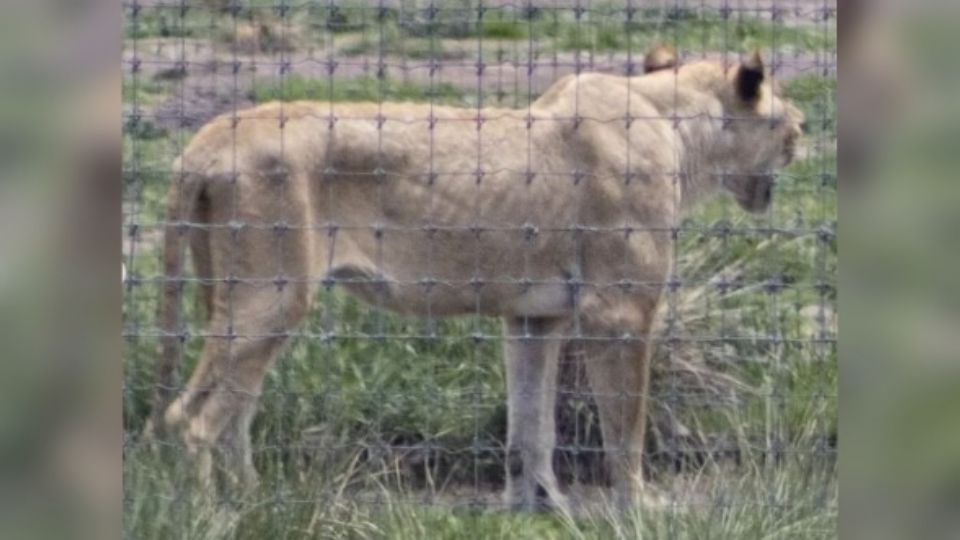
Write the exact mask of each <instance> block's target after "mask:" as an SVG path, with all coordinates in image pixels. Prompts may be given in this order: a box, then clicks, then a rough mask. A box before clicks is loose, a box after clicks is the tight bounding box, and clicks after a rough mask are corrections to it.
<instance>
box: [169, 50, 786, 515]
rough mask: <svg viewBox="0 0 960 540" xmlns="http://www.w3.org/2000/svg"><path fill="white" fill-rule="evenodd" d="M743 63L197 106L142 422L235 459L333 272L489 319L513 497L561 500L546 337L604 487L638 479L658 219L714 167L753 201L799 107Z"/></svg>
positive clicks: (205, 470) (435, 310)
mask: <svg viewBox="0 0 960 540" xmlns="http://www.w3.org/2000/svg"><path fill="white" fill-rule="evenodd" d="M752 67H753V68H755V66H752ZM738 69H739V68H737V67H736V66H735V67H733V68H731V69H729V70H726V71H725V70H724V69H723V67H722V66H720V65H719V64H717V63H709V62H700V63H694V64H690V65H685V66H681V67H679V68H678V69H677V70H676V71H674V70H657V71H654V72H653V73H650V74H646V75H643V76H639V77H633V78H625V77H618V76H612V75H602V74H584V75H579V76H568V77H564V78H563V79H561V80H559V81H557V82H556V83H555V84H554V85H553V86H552V87H551V88H550V89H548V90H547V91H546V92H545V93H544V94H543V96H541V98H540V99H538V100H537V101H536V102H534V103H533V104H532V105H531V106H530V107H529V109H520V110H512V109H494V108H485V109H483V110H482V111H480V112H479V115H478V111H477V110H476V109H458V108H452V107H445V106H433V105H429V104H413V103H383V104H375V103H335V104H330V103H316V102H296V103H287V104H281V103H269V104H264V105H260V106H258V107H255V108H253V109H250V110H247V111H242V112H241V113H239V114H238V115H237V116H238V121H237V122H234V120H233V119H232V117H231V115H224V116H222V117H220V118H217V119H215V120H213V121H212V122H210V123H209V124H207V125H206V126H205V127H203V128H202V129H201V130H200V132H199V133H197V135H196V137H194V139H193V141H192V142H191V143H190V145H189V147H188V148H187V149H186V151H185V152H184V154H183V156H182V158H181V160H180V161H178V162H177V163H176V164H175V167H174V170H175V171H182V173H180V174H178V175H176V177H175V179H174V182H173V186H172V188H171V191H170V195H169V205H168V214H167V219H168V221H169V222H170V223H169V226H168V227H167V230H166V238H165V244H164V247H165V254H164V262H165V265H164V270H165V274H166V276H167V277H168V279H169V280H170V281H169V282H168V283H167V285H166V287H165V290H164V305H163V306H164V307H163V318H162V324H163V328H164V329H165V330H166V331H167V332H168V333H169V336H170V337H168V338H166V339H165V340H164V353H163V359H162V362H161V364H160V366H159V368H158V369H159V373H160V384H159V388H160V392H159V394H158V399H157V408H156V416H155V418H154V420H153V422H154V425H155V426H156V427H157V428H176V429H177V430H179V433H181V434H182V436H183V437H184V439H185V441H186V443H187V445H188V447H189V448H190V449H191V450H192V452H193V453H194V455H195V457H196V459H197V462H198V464H199V466H200V468H201V474H202V475H204V477H209V475H210V474H211V473H212V472H213V470H214V469H213V467H214V464H215V459H214V457H213V455H212V454H211V452H210V450H211V449H212V448H217V449H219V450H220V451H222V452H223V453H224V457H225V458H226V459H227V462H226V463H225V467H224V471H226V472H227V473H228V474H235V475H236V474H239V475H240V478H238V479H240V480H244V481H246V482H248V483H249V482H253V481H254V480H255V477H256V476H255V471H254V470H253V467H252V462H251V459H250V447H249V434H248V428H249V424H250V421H251V419H252V417H253V414H254V410H255V403H256V398H257V395H258V393H259V392H260V387H261V383H262V381H263V378H264V375H265V373H266V371H267V369H268V368H269V367H270V364H271V363H272V361H273V359H274V358H275V356H276V354H277V351H278V349H279V348H280V347H281V346H282V344H283V343H284V342H285V340H286V336H287V335H288V333H290V332H294V331H296V329H297V328H298V325H299V324H300V323H301V321H302V319H303V317H304V316H305V315H306V313H307V312H308V311H309V310H310V308H311V303H312V301H313V298H314V293H315V291H316V290H317V288H318V287H320V286H323V285H331V284H339V285H341V286H343V287H344V288H346V289H347V290H348V291H350V292H351V293H353V294H355V295H357V296H358V297H360V298H362V299H364V300H366V301H367V302H369V303H370V304H372V305H374V306H377V307H379V308H382V309H388V310H392V311H396V312H400V313H407V314H411V315H419V316H431V317H443V316H454V315H460V314H469V313H477V312H479V313H482V314H486V315H491V316H498V317H502V318H503V319H504V321H505V329H506V336H505V347H506V350H505V353H506V361H507V363H508V370H507V372H508V381H507V383H508V388H510V392H509V394H510V403H509V405H510V420H511V421H510V426H509V434H508V441H507V449H508V455H507V462H508V463H507V465H508V467H507V468H508V476H507V489H506V492H505V498H506V502H507V503H508V504H510V505H511V506H519V507H526V506H531V505H534V504H547V505H552V506H555V507H558V508H561V509H563V508H566V502H565V500H564V497H563V494H562V493H561V492H560V489H559V487H558V485H557V482H556V478H555V477H554V475H553V470H552V467H551V466H550V459H551V458H550V456H551V454H552V450H553V441H554V433H553V430H554V425H553V410H552V406H553V399H552V394H553V392H555V390H556V388H555V385H556V380H555V374H556V361H557V356H558V354H559V351H560V348H561V345H563V344H568V345H569V346H574V347H578V348H581V349H582V350H583V351H584V353H585V354H586V355H587V360H586V362H587V370H588V374H589V377H590V382H591V385H592V387H593V390H594V392H595V393H596V395H597V398H596V400H597V403H598V406H599V410H600V414H601V422H602V431H603V437H604V446H605V448H606V450H607V455H608V459H609V462H610V466H611V475H612V478H613V481H614V484H615V488H616V493H617V494H618V496H620V497H621V499H622V500H623V501H626V502H628V501H631V500H634V499H635V498H636V496H637V495H639V494H640V491H641V484H642V473H641V468H640V452H641V449H642V446H643V438H644V428H645V418H646V408H645V397H646V392H647V387H648V359H649V357H650V350H651V347H650V345H649V342H648V339H649V337H650V331H651V328H652V326H653V317H654V313H655V312H656V311H657V305H658V303H659V302H660V297H661V289H662V288H663V285H664V283H665V282H666V281H667V280H668V279H669V275H670V271H671V266H670V262H671V251H672V245H671V228H673V227H675V226H677V225H678V224H679V222H680V219H681V212H682V210H683V209H685V208H688V207H689V206H690V205H692V204H693V203H694V202H696V201H697V200H700V199H702V198H704V197H706V196H707V195H709V194H711V193H715V192H717V191H719V190H720V188H721V187H726V188H727V189H728V190H729V191H731V192H732V193H733V194H734V195H735V196H736V198H737V199H738V200H739V201H740V203H741V204H742V205H743V206H744V207H745V208H747V209H751V210H762V209H763V208H765V207H766V205H767V204H768V203H769V193H770V190H769V185H770V184H769V183H770V182H771V177H770V176H769V175H770V174H772V173H773V172H774V171H775V170H776V169H778V168H779V167H782V166H783V165H784V164H785V163H786V162H787V161H788V160H789V157H790V156H789V153H790V149H789V146H790V145H791V144H792V143H790V142H789V141H791V140H793V139H795V138H796V137H797V135H798V133H799V128H798V126H799V125H800V122H801V121H802V118H801V116H800V113H799V111H798V110H797V109H796V108H794V107H793V106H792V105H790V104H788V103H785V102H783V101H782V100H781V99H780V98H778V97H777V96H775V95H774V94H773V92H772V91H771V87H770V85H769V82H768V81H765V80H764V81H763V82H762V87H761V88H760V89H759V98H758V99H754V100H750V101H747V100H744V99H741V98H740V97H739V96H738V95H737V94H736V92H735V90H734V88H735V84H734V81H736V80H737V76H738ZM761 69H762V68H761ZM758 84H759V83H758ZM478 116H479V120H480V123H479V124H478ZM478 125H479V127H478ZM431 126H432V128H431ZM181 224H182V226H181ZM185 238H190V243H191V247H192V250H193V251H194V253H195V260H196V261H198V263H199V264H198V268H197V272H198V277H200V278H203V279H204V280H209V281H207V282H206V283H207V286H206V287H205V291H206V294H207V301H206V304H207V305H208V306H209V324H208V327H207V328H206V332H207V333H208V334H209V335H210V337H208V338H207V339H206V343H205V345H204V349H203V352H202V357H201V359H200V362H199V364H198V367H197V369H196V370H195V372H194V373H193V376H192V377H191V379H190V380H189V382H188V383H187V384H186V388H185V390H184V391H183V392H182V393H181V394H180V395H179V397H178V398H177V399H175V400H174V399H173V398H174V396H173V395H172V392H171V389H173V388H175V387H176V386H177V385H176V381H175V380H174V377H173V374H174V372H175V365H176V362H177V359H178V357H179V355H180V353H181V351H180V349H181V344H180V341H179V339H178V338H177V336H178V334H179V333H180V331H181V321H180V318H179V311H178V307H177V306H178V305H179V302H180V298H179V295H180V287H179V286H178V281H177V280H178V279H179V278H180V277H181V276H182V275H183V264H182V260H183V250H184V242H183V240H184V239H185ZM491 361H493V359H491ZM545 393H546V394H545ZM171 400H173V401H172V402H171Z"/></svg>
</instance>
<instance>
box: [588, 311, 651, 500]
mask: <svg viewBox="0 0 960 540" xmlns="http://www.w3.org/2000/svg"><path fill="white" fill-rule="evenodd" d="M655 306H656V302H655V301H643V300H635V301H626V300H625V301H622V302H618V303H613V304H609V305H608V309H606V310H604V311H602V312H600V313H594V314H593V318H592V319H590V320H588V321H586V322H587V324H586V325H585V326H584V330H585V331H584V337H585V338H586V339H584V340H582V341H581V342H579V343H578V344H577V346H578V347H581V348H582V350H583V352H584V353H585V354H584V362H585V367H586V372H587V377H588V380H589V382H590V386H591V391H592V394H593V397H594V401H595V402H596V404H597V409H598V411H599V414H600V429H601V432H602V435H603V448H604V453H605V455H606V459H607V463H608V467H609V472H610V478H611V481H612V484H613V489H614V494H615V497H616V499H617V503H618V504H619V505H620V506H621V508H625V509H626V508H630V507H631V506H632V505H634V504H636V503H639V502H641V498H642V495H643V466H642V457H643V447H644V436H645V432H646V420H647V400H648V395H647V394H648V389H649V379H650V377H649V372H650V362H649V360H650V350H651V346H652V344H651V343H650V329H651V326H652V318H653V316H654V312H655Z"/></svg>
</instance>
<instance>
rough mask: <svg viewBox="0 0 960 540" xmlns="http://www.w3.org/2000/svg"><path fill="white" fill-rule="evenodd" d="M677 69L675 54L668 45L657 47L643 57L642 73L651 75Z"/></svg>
mask: <svg viewBox="0 0 960 540" xmlns="http://www.w3.org/2000/svg"><path fill="white" fill-rule="evenodd" d="M675 67H677V54H676V52H675V51H674V50H673V47H671V46H669V45H658V46H656V47H654V48H653V49H651V50H650V51H649V52H648V53H647V54H646V56H644V57H643V72H644V73H653V72H654V71H660V70H662V69H673V68H675Z"/></svg>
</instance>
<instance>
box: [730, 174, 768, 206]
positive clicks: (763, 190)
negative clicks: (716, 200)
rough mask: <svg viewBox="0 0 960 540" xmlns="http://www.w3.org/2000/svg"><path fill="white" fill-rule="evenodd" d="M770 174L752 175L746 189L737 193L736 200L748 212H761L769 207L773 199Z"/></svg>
mask: <svg viewBox="0 0 960 540" xmlns="http://www.w3.org/2000/svg"><path fill="white" fill-rule="evenodd" d="M773 183H774V177H773V175H772V174H765V175H757V176H753V177H752V178H751V179H750V182H749V183H748V187H747V189H746V190H744V191H742V192H740V193H738V194H737V202H739V203H740V206H741V207H743V209H744V210H747V211H749V212H755V213H759V212H763V211H765V210H766V209H767V208H769V207H770V202H771V201H772V200H773Z"/></svg>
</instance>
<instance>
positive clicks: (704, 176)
mask: <svg viewBox="0 0 960 540" xmlns="http://www.w3.org/2000/svg"><path fill="white" fill-rule="evenodd" d="M710 105H712V104H711V103H708V104H706V105H705V106H701V107H694V108H691V109H690V110H688V111H685V112H678V114H677V116H678V117H682V118H685V120H683V121H681V122H679V123H678V127H677V131H678V134H679V138H680V148H681V151H680V156H679V159H678V165H679V171H678V173H679V181H680V190H681V197H680V199H681V210H688V209H689V208H691V207H693V206H695V205H696V204H697V203H699V202H701V201H703V200H704V199H706V198H708V197H709V196H710V195H712V194H714V193H715V192H716V191H717V190H718V187H719V185H720V183H719V182H718V181H717V178H715V175H716V174H717V172H718V171H721V170H723V168H724V167H723V159H724V156H723V152H722V148H723V146H724V144H723V142H724V138H725V136H726V135H725V132H724V130H723V120H722V118H721V114H717V111H716V110H715V107H711V106H710Z"/></svg>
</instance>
